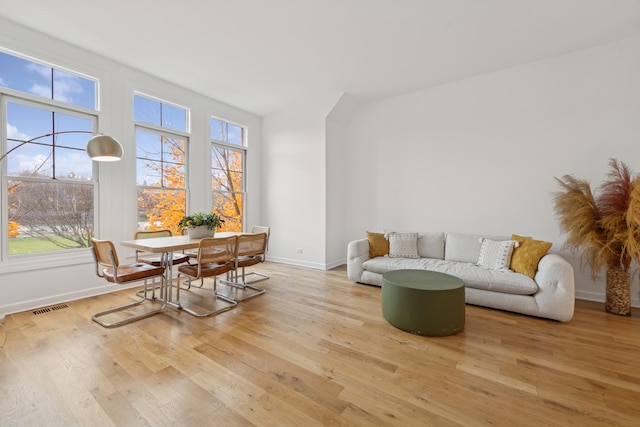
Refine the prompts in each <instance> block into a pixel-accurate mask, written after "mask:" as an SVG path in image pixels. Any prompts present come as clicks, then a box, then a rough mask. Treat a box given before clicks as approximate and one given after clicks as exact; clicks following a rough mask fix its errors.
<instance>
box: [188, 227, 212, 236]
mask: <svg viewBox="0 0 640 427" xmlns="http://www.w3.org/2000/svg"><path fill="white" fill-rule="evenodd" d="M215 232H216V230H215V229H213V230H209V228H207V226H206V225H201V226H199V227H194V228H187V233H188V234H189V238H190V239H202V238H203V237H213V236H214V235H215Z"/></svg>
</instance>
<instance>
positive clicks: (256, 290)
mask: <svg viewBox="0 0 640 427" xmlns="http://www.w3.org/2000/svg"><path fill="white" fill-rule="evenodd" d="M251 274H258V275H262V276H266V275H263V274H261V273H248V274H245V271H244V267H242V280H241V281H240V280H238V271H237V270H235V271H234V272H231V275H232V276H233V277H234V278H233V280H229V278H228V277H227V279H226V280H221V282H222V283H224V284H225V285H228V286H230V287H231V288H234V290H233V293H234V294H237V293H238V291H241V292H242V293H243V295H241V296H237V295H236V296H232V295H230V293H231V292H230V293H229V294H223V293H221V292H218V296H220V297H225V298H229V299H232V300H234V301H238V302H240V301H246V300H248V299H251V298H254V297H257V296H259V295H262V294H264V293H265V292H266V291H267V290H266V289H264V288H260V287H258V286H254V285H253V284H254V283H256V282H261V281H263V280H267V279H268V278H269V276H266V278H263V279H259V280H254V281H252V282H247V281H246V280H245V279H246V276H249V275H251ZM249 290H251V291H253V292H251V291H249ZM230 291H231V289H230ZM245 292H246V295H245Z"/></svg>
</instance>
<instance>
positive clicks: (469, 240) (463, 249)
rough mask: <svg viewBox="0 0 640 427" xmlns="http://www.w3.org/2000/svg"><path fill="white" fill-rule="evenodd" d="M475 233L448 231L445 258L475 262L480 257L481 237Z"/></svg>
mask: <svg viewBox="0 0 640 427" xmlns="http://www.w3.org/2000/svg"><path fill="white" fill-rule="evenodd" d="M481 237H482V236H478V235H475V234H458V233H447V235H446V236H445V247H444V259H445V260H447V261H458V262H470V263H472V264H475V263H477V262H478V258H479V257H480V247H481V245H482V243H480V238H481Z"/></svg>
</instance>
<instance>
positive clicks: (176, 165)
mask: <svg viewBox="0 0 640 427" xmlns="http://www.w3.org/2000/svg"><path fill="white" fill-rule="evenodd" d="M133 110H134V120H135V121H136V181H137V186H138V230H159V229H168V230H171V231H172V232H174V233H178V232H179V231H180V229H179V228H178V225H177V224H178V223H179V222H180V219H181V218H182V217H183V216H184V215H185V213H186V193H187V186H186V164H185V159H186V156H185V154H186V149H187V141H188V138H187V135H186V133H187V130H188V123H189V114H188V110H187V109H185V108H182V107H178V106H175V105H172V104H168V103H165V102H162V101H159V100H155V99H152V98H149V97H146V96H143V95H139V94H135V95H134V108H133Z"/></svg>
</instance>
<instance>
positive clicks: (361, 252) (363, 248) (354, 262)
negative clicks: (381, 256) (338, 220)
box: [347, 239, 369, 282]
mask: <svg viewBox="0 0 640 427" xmlns="http://www.w3.org/2000/svg"><path fill="white" fill-rule="evenodd" d="M368 259H369V241H368V240H367V239H359V240H354V241H352V242H349V245H348V246H347V276H348V277H349V279H350V280H352V281H354V282H358V281H360V277H362V273H363V272H364V268H363V267H362V263H364V262H365V261H366V260H368Z"/></svg>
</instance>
